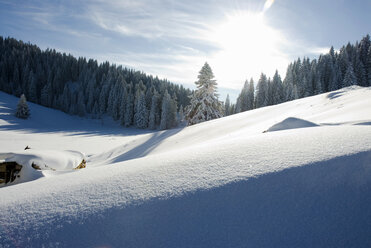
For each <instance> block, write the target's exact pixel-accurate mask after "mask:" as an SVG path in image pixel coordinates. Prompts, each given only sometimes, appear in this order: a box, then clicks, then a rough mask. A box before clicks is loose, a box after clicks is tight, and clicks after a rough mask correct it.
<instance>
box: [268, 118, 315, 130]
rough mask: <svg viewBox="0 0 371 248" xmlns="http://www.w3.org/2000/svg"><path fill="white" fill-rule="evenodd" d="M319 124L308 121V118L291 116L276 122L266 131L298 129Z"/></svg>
mask: <svg viewBox="0 0 371 248" xmlns="http://www.w3.org/2000/svg"><path fill="white" fill-rule="evenodd" d="M317 126H318V125H317V124H316V123H313V122H310V121H306V120H303V119H299V118H295V117H289V118H286V119H284V120H283V121H281V122H279V123H277V124H274V125H273V126H271V127H270V128H269V129H268V130H267V131H266V132H274V131H281V130H287V129H296V128H306V127H317Z"/></svg>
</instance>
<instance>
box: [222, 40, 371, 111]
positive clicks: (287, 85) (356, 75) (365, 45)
mask: <svg viewBox="0 0 371 248" xmlns="http://www.w3.org/2000/svg"><path fill="white" fill-rule="evenodd" d="M254 85H255V83H254V81H253V79H251V80H250V81H246V82H245V84H244V86H243V88H242V90H241V93H240V95H239V97H238V99H237V102H236V104H231V103H230V100H229V97H227V99H226V101H225V114H226V115H230V114H234V113H239V112H244V111H247V110H251V109H255V108H260V107H265V106H269V105H275V104H279V103H283V102H287V101H291V100H295V99H299V98H303V97H307V96H313V95H317V94H321V93H325V92H329V91H333V90H337V89H340V88H343V87H347V86H351V85H359V86H371V41H370V36H369V35H366V36H365V37H363V39H362V40H361V41H360V42H356V44H354V45H352V44H350V43H348V44H347V45H346V46H343V47H341V48H340V50H339V51H338V52H335V50H334V48H333V47H331V49H330V51H329V52H328V53H327V54H322V55H320V56H319V58H318V59H313V60H310V59H309V58H303V59H300V58H298V59H297V60H296V61H294V62H293V63H290V64H289V66H288V67H287V71H286V76H285V78H284V79H283V80H282V79H281V76H280V75H279V74H278V72H277V71H276V73H275V75H274V76H273V78H272V79H271V78H267V76H266V75H265V74H264V73H262V74H261V76H260V78H259V81H258V82H257V85H256V89H255V87H254Z"/></svg>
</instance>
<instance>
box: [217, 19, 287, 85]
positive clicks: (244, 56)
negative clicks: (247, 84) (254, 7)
mask: <svg viewBox="0 0 371 248" xmlns="http://www.w3.org/2000/svg"><path fill="white" fill-rule="evenodd" d="M213 39H214V41H216V44H218V46H219V47H220V51H219V52H218V53H217V54H216V56H215V57H214V61H213V64H214V65H215V67H218V68H217V70H218V71H224V72H225V74H226V75H218V76H219V77H221V78H223V80H227V78H228V75H229V78H230V75H231V73H235V74H238V75H241V73H244V74H245V77H246V78H250V77H254V78H257V77H258V76H259V74H260V73H261V72H266V73H269V74H271V73H273V72H274V70H275V69H276V68H277V69H279V67H280V65H281V64H282V63H283V64H284V66H287V64H286V63H287V61H286V60H285V58H284V56H283V55H282V54H280V52H279V49H278V48H279V45H280V44H281V43H282V42H283V37H282V35H281V34H280V33H279V32H278V31H276V30H275V29H273V28H271V27H270V26H269V25H267V23H266V22H265V19H264V14H263V12H260V13H252V12H244V13H235V14H233V15H228V16H227V17H226V19H225V21H223V22H222V23H221V24H220V25H219V26H218V27H217V28H216V29H215V30H214V35H213ZM240 80H241V79H240ZM228 83H231V82H228ZM240 84H241V82H239V83H238V85H239V86H240Z"/></svg>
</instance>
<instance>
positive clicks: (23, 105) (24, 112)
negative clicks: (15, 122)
mask: <svg viewBox="0 0 371 248" xmlns="http://www.w3.org/2000/svg"><path fill="white" fill-rule="evenodd" d="M15 116H16V117H18V118H21V119H27V118H28V117H29V116H30V109H29V108H28V105H27V100H26V97H25V96H24V94H22V95H21V97H20V99H19V101H18V105H17V112H16V113H15Z"/></svg>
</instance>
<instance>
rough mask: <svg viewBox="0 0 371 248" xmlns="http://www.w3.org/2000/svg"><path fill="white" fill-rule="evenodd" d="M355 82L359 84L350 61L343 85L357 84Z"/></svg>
mask: <svg viewBox="0 0 371 248" xmlns="http://www.w3.org/2000/svg"><path fill="white" fill-rule="evenodd" d="M355 84H357V78H356V76H355V75H354V71H353V66H352V64H351V63H349V65H348V69H347V71H346V73H345V76H344V80H343V87H348V86H351V85H355Z"/></svg>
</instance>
